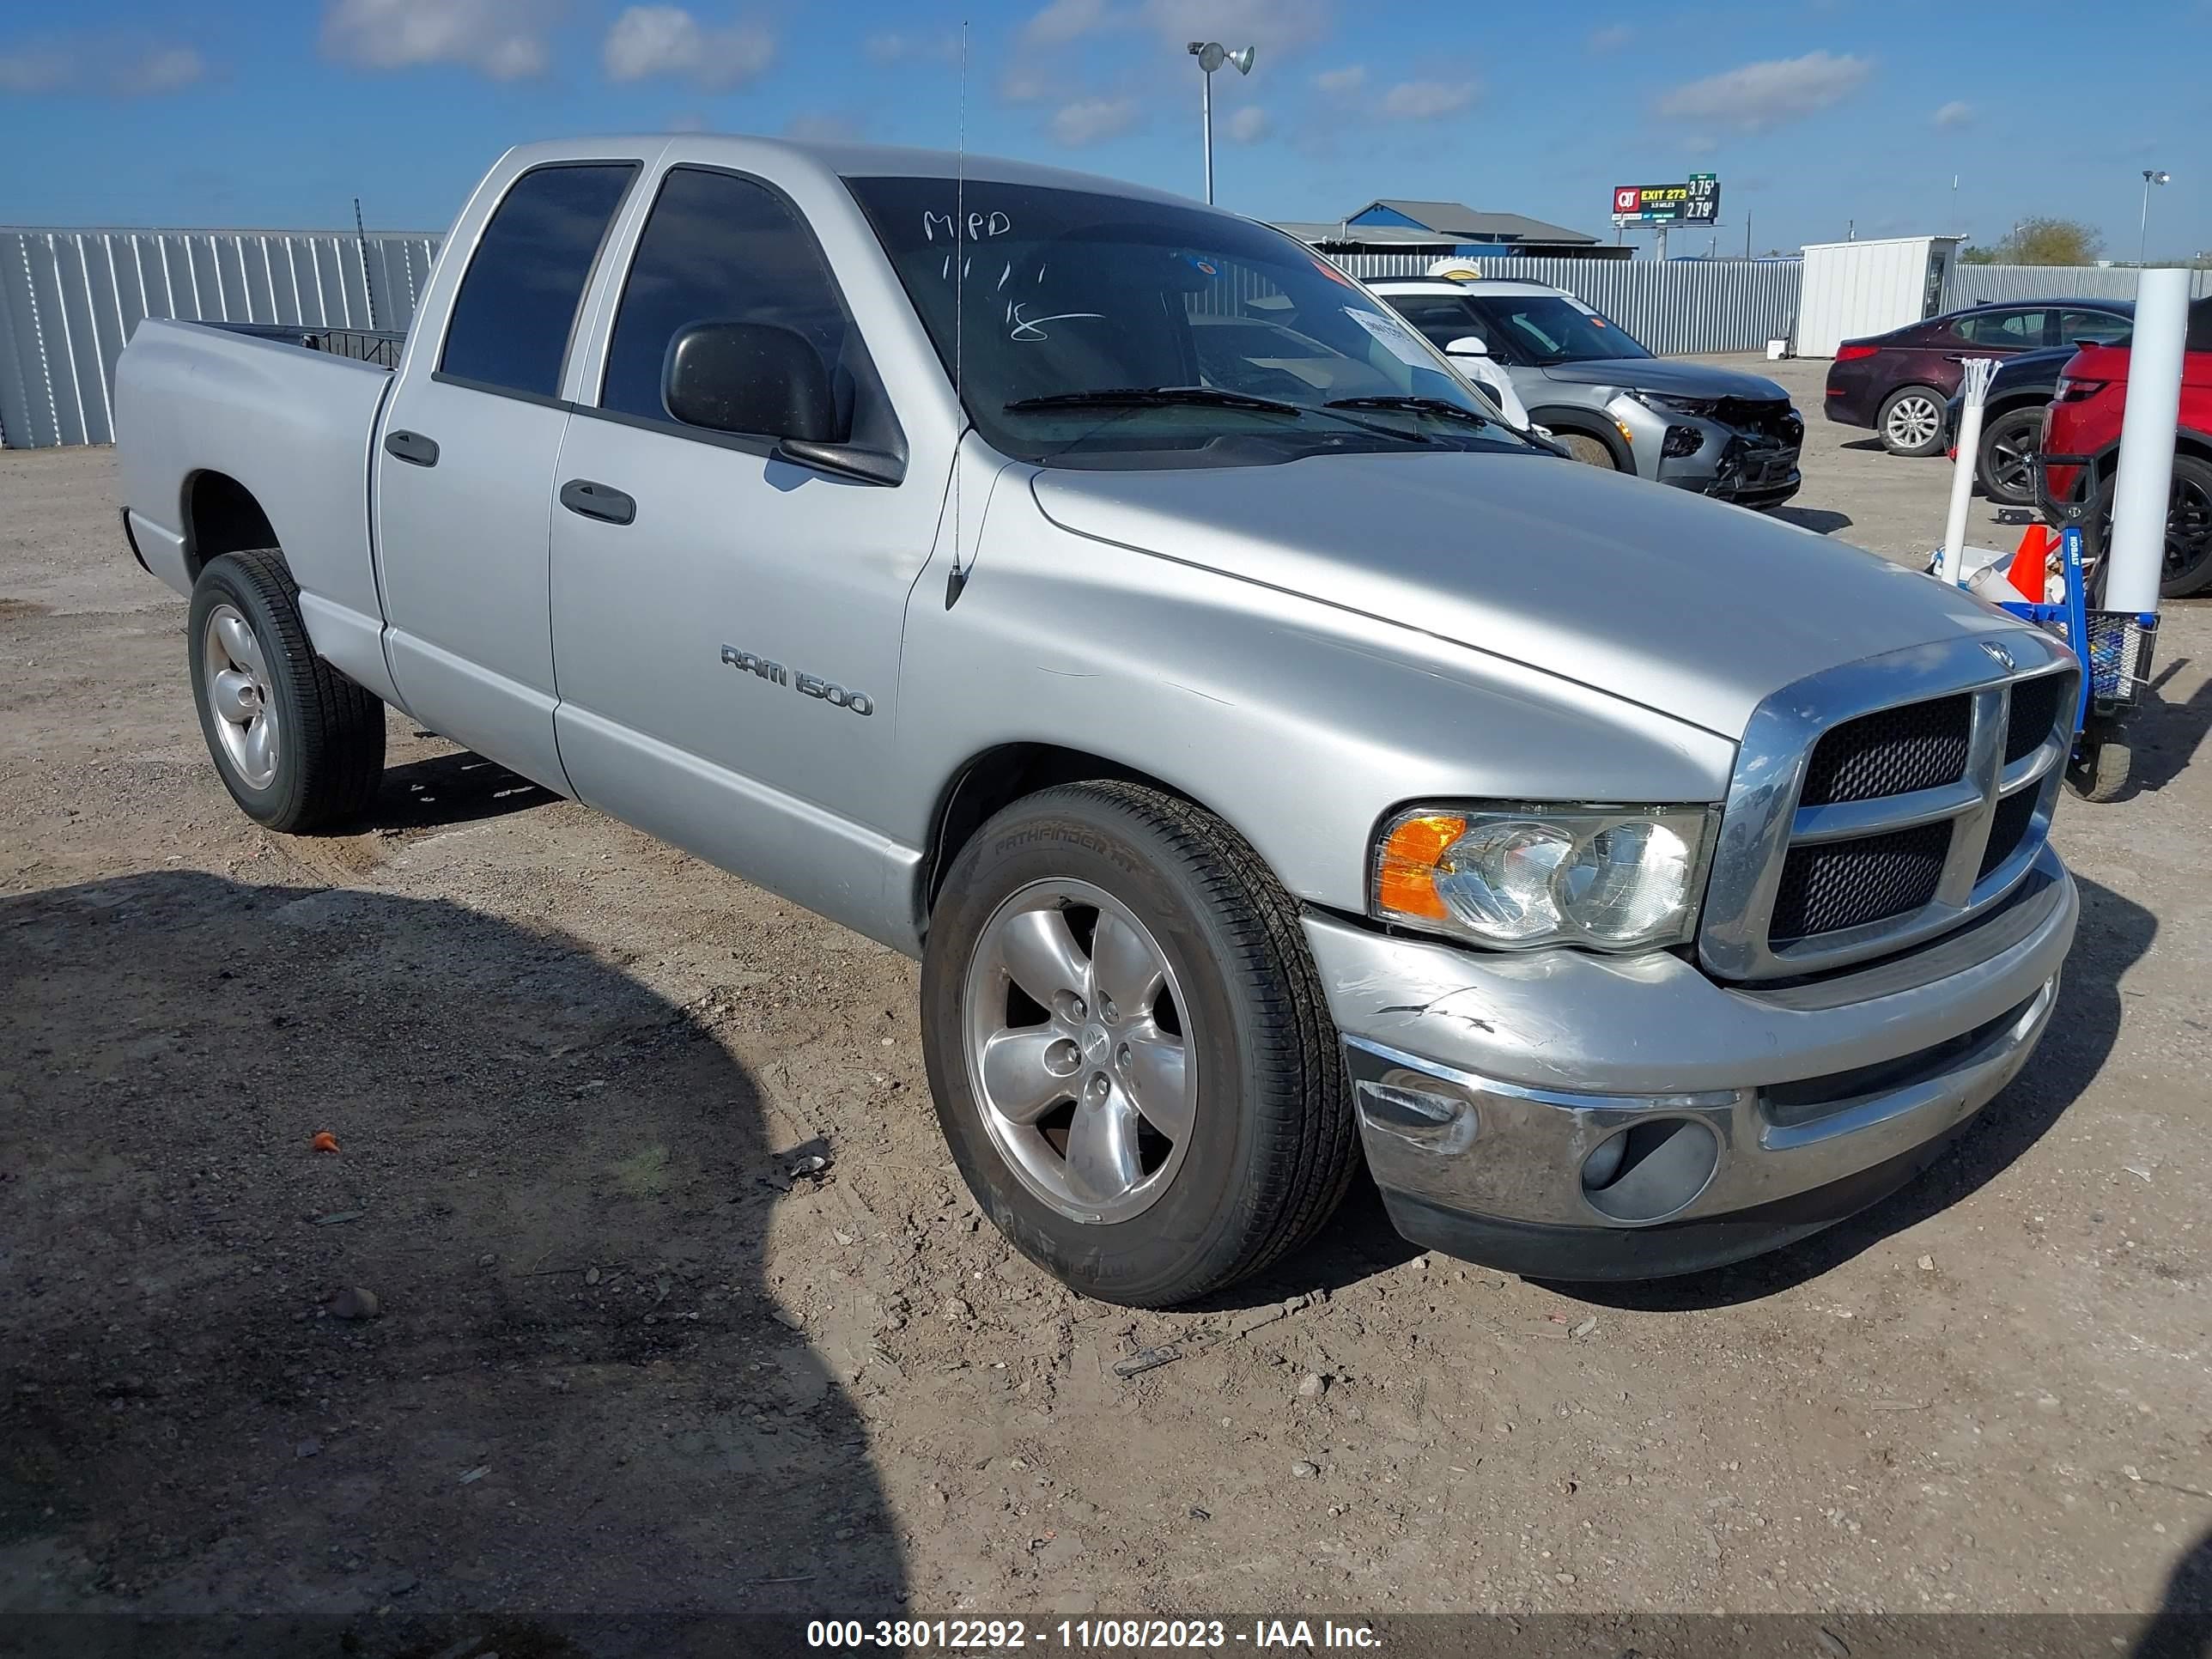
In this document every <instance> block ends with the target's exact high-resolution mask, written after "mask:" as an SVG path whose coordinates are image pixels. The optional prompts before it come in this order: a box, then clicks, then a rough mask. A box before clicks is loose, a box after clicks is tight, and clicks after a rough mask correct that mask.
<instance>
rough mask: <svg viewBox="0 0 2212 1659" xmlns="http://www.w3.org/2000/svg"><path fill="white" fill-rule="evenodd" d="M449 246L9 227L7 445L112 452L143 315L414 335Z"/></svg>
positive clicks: (2, 314) (3, 245) (4, 245)
mask: <svg viewBox="0 0 2212 1659" xmlns="http://www.w3.org/2000/svg"><path fill="white" fill-rule="evenodd" d="M437 240H438V239H437V238H435V237H434V236H428V235H392V234H377V235H372V236H368V237H356V236H353V235H351V234H328V233H318V232H308V231H254V230H245V231H230V230H216V231H208V230H24V229H17V228H7V229H0V447H8V448H15V449H40V448H46V447H51V446H53V445H56V444H104V443H110V442H112V441H114V436H115V424H114V413H113V408H112V396H111V388H112V386H113V385H114V383H115V360H116V359H117V358H118V357H119V356H122V353H123V346H124V343H125V341H126V340H128V339H129V338H130V337H131V330H132V329H133V328H136V327H137V325H138V321H139V319H141V318H143V317H181V318H184V319H187V320H189V321H194V322H200V321H216V322H234V323H278V324H283V325H288V326H299V327H317V328H355V329H365V328H368V327H371V326H372V325H373V326H374V327H377V328H404V327H405V326H406V325H407V324H408V321H409V319H411V318H412V317H413V316H414V314H415V301H416V295H419V294H420V293H421V292H422V284H423V283H425V282H426V281H427V280H428V277H429V274H430V259H431V256H432V255H433V254H434V253H435V252H436V251H437ZM372 301H374V322H373V324H372V318H371V302H372Z"/></svg>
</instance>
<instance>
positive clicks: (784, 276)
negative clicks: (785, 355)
mask: <svg viewBox="0 0 2212 1659" xmlns="http://www.w3.org/2000/svg"><path fill="white" fill-rule="evenodd" d="M699 323H761V324H768V325H773V326H775V327H778V328H783V329H787V330H789V331H792V332H793V333H796V334H798V335H799V336H800V337H803V338H804V339H805V341H806V343H808V344H809V345H811V346H812V347H813V348H814V349H815V352H816V353H817V356H819V357H820V358H821V360H822V367H823V373H824V374H825V375H826V376H827V377H828V379H829V383H830V386H831V389H832V392H833V395H834V396H835V398H836V406H837V410H838V416H837V435H838V437H839V438H840V440H842V439H843V438H844V437H845V436H847V435H849V433H850V432H851V429H852V408H853V402H854V384H855V376H854V372H853V363H852V362H851V359H852V357H853V356H854V354H856V353H857V352H858V350H859V338H858V336H857V335H856V334H854V332H853V331H852V330H851V329H850V328H849V326H848V323H847V321H846V317H845V310H844V307H843V306H842V304H840V303H839V301H838V298H837V291H836V288H835V286H833V284H832V283H831V282H830V280H829V270H828V268H827V267H826V266H824V265H823V262H822V255H821V252H819V250H818V249H817V247H816V246H815V243H814V238H813V236H812V234H811V233H810V232H809V231H808V230H807V228H806V227H805V224H804V223H803V222H801V221H800V220H799V216H798V215H797V214H795V213H794V212H793V210H791V208H790V207H789V206H788V205H787V204H786V203H785V202H784V200H783V198H782V197H779V196H778V195H776V194H775V192H774V191H771V190H769V189H768V188H767V187H766V186H765V185H761V184H758V183H757V182H756V181H754V180H752V179H741V178H738V177H737V176H736V175H735V174H732V173H715V172H711V171H708V170H707V169H705V168H701V167H677V168H674V169H672V170H671V172H670V173H669V174H668V177H667V178H666V179H665V180H664V181H663V183H662V185H661V187H660V196H659V199H658V200H657V201H655V202H654V203H653V213H652V216H650V217H649V218H647V221H646V222H645V232H644V234H643V235H641V237H640V238H639V239H638V245H637V254H636V257H635V258H634V259H632V261H631V262H630V271H629V283H628V284H627V285H626V286H625V287H624V288H623V297H622V304H621V306H620V307H619V308H617V311H616V313H615V325H614V332H613V334H612V336H611V338H610V340H609V342H608V345H607V370H606V380H605V385H604V386H603V388H602V390H601V392H600V397H599V405H600V407H601V408H603V409H607V410H613V411H614V412H616V413H617V414H623V415H634V416H640V417H641V418H643V419H647V420H653V421H668V420H672V419H673V418H674V417H673V416H671V414H670V413H669V410H668V406H667V404H666V403H665V401H664V400H663V397H662V392H663V374H664V371H665V367H666V364H667V362H668V353H669V349H670V347H671V345H672V344H673V343H674V342H675V340H676V337H677V336H678V335H679V334H681V333H683V332H684V330H686V329H688V328H690V327H692V326H693V325H696V324H699Z"/></svg>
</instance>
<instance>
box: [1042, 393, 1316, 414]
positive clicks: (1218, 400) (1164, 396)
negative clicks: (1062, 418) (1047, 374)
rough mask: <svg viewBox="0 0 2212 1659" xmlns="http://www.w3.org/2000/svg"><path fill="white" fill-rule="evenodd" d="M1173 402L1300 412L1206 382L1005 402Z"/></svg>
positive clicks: (1103, 405) (1051, 405) (1053, 405)
mask: <svg viewBox="0 0 2212 1659" xmlns="http://www.w3.org/2000/svg"><path fill="white" fill-rule="evenodd" d="M1175 404H1198V405H1200V406H1204V407H1208V408H1213V409H1261V410H1267V411H1268V412H1270V413H1271V414H1276V415H1297V416H1303V415H1304V414H1306V413H1307V412H1308V411H1307V410H1304V409H1301V408H1299V407H1298V405H1297V404H1286V403H1283V402H1281V401H1280V400H1279V399H1277V398H1255V397H1253V396H1252V395H1251V394H1250V393H1249V392H1224V391H1222V390H1221V389H1220V388H1219V387H1218V386H1100V387H1098V388H1097V389H1096V390H1094V391H1090V392H1052V393H1050V394H1049V395H1048V396H1046V397H1042V398H1015V399H1014V401H1013V402H1012V403H1010V404H1006V408H1008V409H1011V410H1025V409H1165V408H1170V407H1172V406H1173V405H1175Z"/></svg>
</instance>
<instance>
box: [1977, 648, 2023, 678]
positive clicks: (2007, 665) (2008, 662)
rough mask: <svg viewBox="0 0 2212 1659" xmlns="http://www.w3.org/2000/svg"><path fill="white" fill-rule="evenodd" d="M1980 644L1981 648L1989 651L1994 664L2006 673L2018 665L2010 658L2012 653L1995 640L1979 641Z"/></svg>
mask: <svg viewBox="0 0 2212 1659" xmlns="http://www.w3.org/2000/svg"><path fill="white" fill-rule="evenodd" d="M1981 645H1982V649H1983V650H1984V651H1986V652H1988V653H1990V661H1992V662H1994V663H1995V664H1996V665H1997V666H1998V667H2000V668H2002V669H2003V670H2004V671H2005V672H2007V673H2008V674H2009V673H2010V672H2012V671H2013V670H2014V669H2015V668H2017V667H2019V666H2020V665H2019V664H2018V663H2016V662H2015V661H2014V660H2013V659H2012V653H2011V652H2009V651H2008V650H2006V649H2005V648H2004V647H2002V646H2001V645H1999V644H1998V643H1997V642H1996V641H1995V640H1984V641H1982V642H1981Z"/></svg>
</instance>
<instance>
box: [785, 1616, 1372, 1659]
mask: <svg viewBox="0 0 2212 1659" xmlns="http://www.w3.org/2000/svg"><path fill="white" fill-rule="evenodd" d="M806 1645H807V1646H808V1647H810V1648H819V1649H829V1650H836V1649H840V1648H849V1649H856V1650H876V1651H878V1652H881V1651H890V1652H893V1653H904V1652H922V1651H928V1650H943V1651H946V1652H953V1653H991V1652H1003V1651H1008V1650H1013V1649H1017V1648H1037V1649H1043V1650H1049V1651H1053V1652H1060V1653H1100V1652H1112V1651H1121V1652H1134V1651H1143V1650H1171V1649H1227V1650H1235V1649H1237V1648H1240V1647H1241V1648H1244V1649H1247V1650H1260V1651H1262V1652H1265V1651H1268V1650H1276V1651H1289V1652H1309V1653H1310V1652H1315V1651H1317V1650H1324V1649H1331V1648H1334V1649H1347V1650H1349V1649H1361V1650H1368V1651H1373V1650H1376V1649H1378V1648H1380V1647H1381V1645H1382V1639H1381V1638H1380V1636H1379V1635H1378V1634H1377V1632H1376V1629H1375V1627H1374V1626H1372V1625H1370V1624H1367V1623H1365V1622H1364V1621H1356V1620H1355V1621H1352V1622H1347V1623H1339V1622H1337V1621H1336V1620H1330V1619H1316V1620H1308V1619H1252V1620H1234V1621H1232V1620H1225V1619H1097V1618H1083V1619H1060V1620H1026V1619H979V1618H972V1617H971V1618H958V1619H878V1620H859V1619H842V1620H840V1619H817V1620H809V1621H808V1623H807V1626H806Z"/></svg>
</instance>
